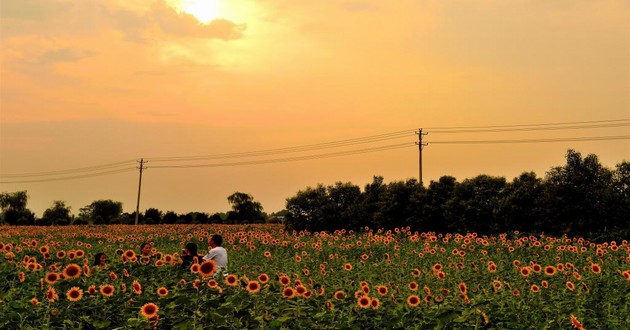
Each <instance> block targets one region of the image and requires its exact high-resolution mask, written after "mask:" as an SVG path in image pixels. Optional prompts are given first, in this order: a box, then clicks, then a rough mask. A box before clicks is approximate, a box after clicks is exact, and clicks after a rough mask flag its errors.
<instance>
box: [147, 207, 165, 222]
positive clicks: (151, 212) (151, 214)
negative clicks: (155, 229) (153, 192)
mask: <svg viewBox="0 0 630 330" xmlns="http://www.w3.org/2000/svg"><path fill="white" fill-rule="evenodd" d="M144 223H145V224H158V223H162V211H160V210H158V209H154V208H150V209H147V210H146V211H144Z"/></svg>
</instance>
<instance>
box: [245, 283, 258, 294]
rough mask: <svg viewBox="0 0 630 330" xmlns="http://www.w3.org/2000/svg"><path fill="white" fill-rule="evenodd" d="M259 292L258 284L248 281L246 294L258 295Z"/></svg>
mask: <svg viewBox="0 0 630 330" xmlns="http://www.w3.org/2000/svg"><path fill="white" fill-rule="evenodd" d="M259 291H260V282H258V281H249V283H247V292H249V293H258V292H259Z"/></svg>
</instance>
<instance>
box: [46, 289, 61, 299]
mask: <svg viewBox="0 0 630 330" xmlns="http://www.w3.org/2000/svg"><path fill="white" fill-rule="evenodd" d="M46 299H48V301H50V302H54V301H57V300H59V294H58V293H57V290H55V288H53V287H49V288H48V291H46Z"/></svg>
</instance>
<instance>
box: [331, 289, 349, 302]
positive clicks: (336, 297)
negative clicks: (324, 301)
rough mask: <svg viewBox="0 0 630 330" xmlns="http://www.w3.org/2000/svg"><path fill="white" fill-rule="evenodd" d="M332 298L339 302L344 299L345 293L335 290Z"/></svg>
mask: <svg viewBox="0 0 630 330" xmlns="http://www.w3.org/2000/svg"><path fill="white" fill-rule="evenodd" d="M333 297H335V299H337V300H341V299H343V298H345V297H346V293H345V292H344V291H343V290H337V291H335V293H334V294H333Z"/></svg>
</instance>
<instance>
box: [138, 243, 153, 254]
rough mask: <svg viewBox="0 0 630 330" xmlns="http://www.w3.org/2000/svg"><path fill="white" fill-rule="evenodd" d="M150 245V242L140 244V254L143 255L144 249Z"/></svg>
mask: <svg viewBox="0 0 630 330" xmlns="http://www.w3.org/2000/svg"><path fill="white" fill-rule="evenodd" d="M149 244H151V243H149V242H144V243H142V244H140V252H141V253H142V249H144V247H145V246H147V245H149Z"/></svg>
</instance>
